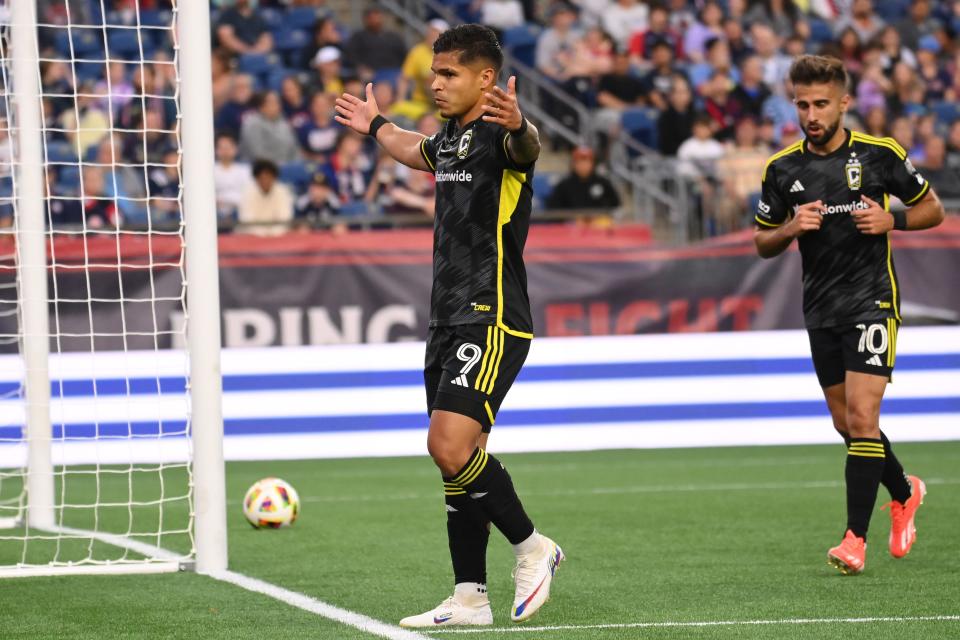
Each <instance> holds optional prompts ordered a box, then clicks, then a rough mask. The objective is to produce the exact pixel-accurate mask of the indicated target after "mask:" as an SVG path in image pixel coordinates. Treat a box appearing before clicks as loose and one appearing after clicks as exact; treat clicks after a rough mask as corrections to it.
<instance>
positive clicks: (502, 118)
mask: <svg viewBox="0 0 960 640" xmlns="http://www.w3.org/2000/svg"><path fill="white" fill-rule="evenodd" d="M483 97H484V98H486V104H484V105H483V111H484V115H483V121H484V122H492V123H494V124H498V125H500V126H501V127H503V128H504V129H506V130H507V131H516V130H517V129H519V128H520V125H521V124H523V115H522V114H521V113H520V105H519V104H517V77H516V76H510V79H509V80H507V90H506V91H504V90H503V89H501V88H500V87H497V86H494V87H493V89H491V90H490V91H488V92H487V93H485V94H483Z"/></svg>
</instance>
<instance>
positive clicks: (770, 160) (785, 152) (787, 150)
mask: <svg viewBox="0 0 960 640" xmlns="http://www.w3.org/2000/svg"><path fill="white" fill-rule="evenodd" d="M796 151H799V152H800V153H803V140H797V141H796V142H794V143H793V144H792V145H790V146H789V147H785V148H783V149H781V150H780V151H777V152H776V153H775V154H773V155H772V156H770V157H769V158H768V159H767V164H765V165H763V177H762V178H761V179H760V181H761V182H766V180H767V169H769V168H770V165H771V163H773V161H774V160H776V159H777V158H782V157H783V156H786V155H790V154H791V153H794V152H796Z"/></svg>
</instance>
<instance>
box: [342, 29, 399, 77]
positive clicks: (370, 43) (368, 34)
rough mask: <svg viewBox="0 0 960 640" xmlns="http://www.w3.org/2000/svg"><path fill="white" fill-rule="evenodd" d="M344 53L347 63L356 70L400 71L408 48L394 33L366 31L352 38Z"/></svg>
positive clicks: (355, 34) (358, 32)
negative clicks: (366, 68)
mask: <svg viewBox="0 0 960 640" xmlns="http://www.w3.org/2000/svg"><path fill="white" fill-rule="evenodd" d="M343 52H344V54H345V55H346V58H347V60H346V61H347V63H348V64H349V65H350V66H351V67H352V68H354V69H355V68H357V67H369V68H370V69H373V70H374V71H376V70H379V69H399V68H400V67H401V66H402V65H403V61H404V59H405V58H406V57H407V46H406V45H405V44H404V43H403V40H402V39H401V38H400V36H399V35H397V34H396V33H394V32H392V31H381V32H379V33H374V32H372V31H367V30H366V29H364V30H362V31H357V32H356V33H354V34H353V35H352V36H350V40H348V41H347V46H346V47H344V51H343Z"/></svg>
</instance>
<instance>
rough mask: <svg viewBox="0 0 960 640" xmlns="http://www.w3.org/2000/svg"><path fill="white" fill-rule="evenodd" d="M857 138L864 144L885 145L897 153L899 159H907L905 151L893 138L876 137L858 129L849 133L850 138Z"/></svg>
mask: <svg viewBox="0 0 960 640" xmlns="http://www.w3.org/2000/svg"><path fill="white" fill-rule="evenodd" d="M854 139H855V140H857V142H863V143H865V144H872V145H876V146H878V147H886V148H888V149H890V150H891V151H893V152H894V153H895V154H897V157H898V158H900V159H901V160H906V159H907V151H906V149H904V148H903V147H901V146H900V143H899V142H897V141H896V140H894V139H893V138H877V137H876V136H871V135H867V134H866V133H863V132H860V131H853V132H851V135H850V140H851V141H852V140H854Z"/></svg>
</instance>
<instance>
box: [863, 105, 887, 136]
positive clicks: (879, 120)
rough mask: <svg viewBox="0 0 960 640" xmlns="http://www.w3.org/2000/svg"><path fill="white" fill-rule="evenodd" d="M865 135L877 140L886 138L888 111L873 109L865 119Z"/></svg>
mask: <svg viewBox="0 0 960 640" xmlns="http://www.w3.org/2000/svg"><path fill="white" fill-rule="evenodd" d="M863 130H864V132H865V133H867V134H868V135H871V136H875V137H877V138H885V137H886V136H887V135H888V134H887V110H886V109H884V108H883V107H871V108H870V109H869V110H868V111H867V113H866V115H864V117H863Z"/></svg>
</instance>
